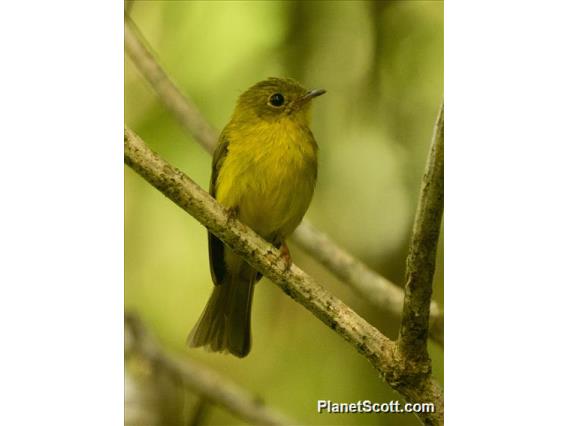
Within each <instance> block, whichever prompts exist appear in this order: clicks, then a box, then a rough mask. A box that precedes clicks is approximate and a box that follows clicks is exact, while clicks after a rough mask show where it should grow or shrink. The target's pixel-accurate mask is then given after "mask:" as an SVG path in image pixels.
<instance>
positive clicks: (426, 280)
mask: <svg viewBox="0 0 568 426" xmlns="http://www.w3.org/2000/svg"><path fill="white" fill-rule="evenodd" d="M443 211H444V105H443V104H442V106H441V107H440V111H439V113H438V119H437V120H436V125H435V127H434V136H433V139H432V146H431V148H430V154H429V156H428V161H427V163H426V171H425V173H424V177H423V179H422V188H421V191H420V199H419V201H418V208H417V211H416V217H415V219H414V227H413V230H412V237H411V241H410V250H409V253H408V258H407V260H406V285H405V289H404V307H403V311H402V322H401V327H400V331H399V336H398V342H397V349H398V351H399V353H400V355H401V356H402V357H403V359H404V360H406V361H407V365H408V366H409V367H411V366H414V367H418V368H419V369H420V370H422V371H421V372H422V373H427V372H429V370H430V359H429V357H428V351H427V348H426V343H427V339H428V320H429V316H430V299H431V298H432V281H433V279H434V271H435V268H436V247H437V245H438V238H439V235H440V225H441V222H442V214H443ZM423 367H425V368H423Z"/></svg>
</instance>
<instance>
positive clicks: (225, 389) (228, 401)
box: [124, 314, 296, 426]
mask: <svg viewBox="0 0 568 426" xmlns="http://www.w3.org/2000/svg"><path fill="white" fill-rule="evenodd" d="M124 327H125V333H124V334H125V346H126V349H125V351H126V353H127V354H128V353H130V352H133V353H136V354H137V355H139V356H141V357H142V358H144V359H146V360H148V361H150V362H151V363H152V364H154V365H156V366H157V367H159V368H160V369H162V370H163V371H164V372H166V373H168V374H169V375H171V376H172V377H175V378H176V379H179V380H180V381H181V383H183V385H184V386H186V387H187V388H189V389H191V390H192V391H193V392H195V393H196V394H198V395H200V396H202V397H204V398H205V399H207V400H208V401H210V402H212V403H215V404H218V405H220V406H222V407H224V408H226V409H227V410H228V411H230V412H231V413H233V414H234V415H236V416H238V417H240V418H242V419H244V420H245V421H247V422H249V423H251V424H262V425H282V426H284V425H291V424H296V423H295V422H292V421H291V420H289V419H287V418H286V417H284V416H283V415H282V414H280V413H278V412H276V411H273V410H272V409H270V408H268V407H266V406H264V405H262V404H260V403H259V402H258V399H257V398H255V397H254V396H252V395H247V393H246V391H244V390H243V389H241V388H239V387H238V386H236V385H234V384H233V383H231V382H229V381H227V379H225V378H223V377H221V376H219V375H218V374H217V373H215V372H213V371H209V370H207V369H205V368H204V367H202V366H199V365H197V364H195V363H194V362H192V361H190V360H188V359H183V360H181V359H178V358H177V357H175V356H173V355H170V354H168V353H167V352H164V351H163V350H162V348H160V346H159V345H158V343H157V342H156V341H155V340H154V338H153V337H152V336H150V335H149V333H148V331H147V330H146V329H145V327H144V325H143V324H142V322H141V321H140V319H138V318H137V317H136V316H134V315H131V314H127V315H125V318H124Z"/></svg>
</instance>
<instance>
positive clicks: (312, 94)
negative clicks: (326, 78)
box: [300, 89, 325, 103]
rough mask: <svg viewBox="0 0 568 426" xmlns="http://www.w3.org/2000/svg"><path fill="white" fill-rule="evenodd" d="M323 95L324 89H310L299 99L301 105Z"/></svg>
mask: <svg viewBox="0 0 568 426" xmlns="http://www.w3.org/2000/svg"><path fill="white" fill-rule="evenodd" d="M324 93H325V89H312V90H310V91H308V92H307V93H306V94H305V95H304V96H302V97H301V98H300V102H301V103H306V102H308V101H309V100H311V99H313V98H316V97H318V96H321V95H323V94H324Z"/></svg>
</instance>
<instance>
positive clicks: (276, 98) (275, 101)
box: [268, 93, 284, 107]
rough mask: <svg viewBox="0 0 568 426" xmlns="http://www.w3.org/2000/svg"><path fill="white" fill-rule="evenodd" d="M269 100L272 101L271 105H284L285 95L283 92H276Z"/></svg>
mask: <svg viewBox="0 0 568 426" xmlns="http://www.w3.org/2000/svg"><path fill="white" fill-rule="evenodd" d="M268 102H270V105H272V106H274V107H281V106H282V105H284V95H282V94H281V93H275V94H274V95H271V96H270V99H268Z"/></svg>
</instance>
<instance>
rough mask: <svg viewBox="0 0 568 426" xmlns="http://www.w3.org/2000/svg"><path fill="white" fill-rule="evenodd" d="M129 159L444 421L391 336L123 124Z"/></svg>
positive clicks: (433, 388) (430, 384) (428, 384)
mask: <svg viewBox="0 0 568 426" xmlns="http://www.w3.org/2000/svg"><path fill="white" fill-rule="evenodd" d="M124 154H125V163H126V164H127V165H129V166H130V167H131V168H132V169H133V170H135V171H136V172H137V173H138V174H140V175H141V176H142V177H143V178H144V179H146V180H147V181H148V182H149V183H150V184H151V185H152V186H154V187H155V188H157V189H158V190H159V191H161V192H162V193H163V194H164V195H165V196H166V197H168V198H169V199H171V200H172V201H173V202H175V203H176V204H177V205H178V206H180V207H181V208H182V209H184V210H185V211H186V212H188V213H189V214H191V215H192V216H193V217H195V218H196V219H197V220H198V221H199V222H201V223H202V224H203V225H204V226H205V227H206V228H207V229H209V231H211V232H212V233H213V234H215V235H216V236H217V237H218V238H219V239H221V240H222V241H223V242H224V243H225V244H227V245H228V246H229V247H231V249H232V250H233V251H235V253H236V254H237V255H239V256H241V257H242V258H243V259H245V260H246V261H247V262H248V263H249V264H250V265H251V266H253V267H254V268H255V269H257V270H258V271H259V272H261V273H262V274H263V275H264V276H265V277H267V278H268V279H270V280H271V281H272V282H274V283H275V284H276V285H278V286H279V287H280V288H281V289H282V290H283V291H284V292H285V293H286V294H287V295H289V296H290V297H292V298H293V299H294V300H296V301H297V302H298V303H300V304H301V305H303V306H304V307H305V308H306V309H308V310H309V311H310V312H312V313H313V314H314V315H315V316H316V317H317V318H319V319H320V320H321V321H322V322H324V323H325V324H326V325H327V326H329V327H330V328H331V329H332V330H334V331H335V332H336V333H337V334H339V335H340V336H341V337H343V338H344V339H345V340H346V341H347V342H349V343H350V344H351V345H352V346H354V347H355V348H356V349H357V351H359V353H361V354H362V355H363V356H365V358H367V360H368V361H369V362H370V363H371V365H372V366H373V367H375V368H376V369H377V371H378V372H379V374H380V376H381V377H383V378H384V380H385V381H386V382H387V383H388V384H389V385H390V386H391V387H393V388H394V389H396V390H397V391H399V392H400V393H401V394H402V395H403V396H404V397H405V398H406V399H407V400H408V401H410V402H433V403H434V404H435V406H436V410H437V411H436V412H435V413H420V414H419V417H421V418H422V420H423V421H424V422H425V423H426V424H435V425H437V424H442V423H443V396H442V391H441V389H440V387H439V385H438V384H437V383H435V382H434V381H433V380H432V378H431V377H430V376H428V377H418V378H417V377H415V376H414V375H409V374H407V371H406V369H405V368H404V364H403V363H402V362H401V359H400V357H399V356H398V353H397V351H396V344H395V342H393V341H391V340H390V339H388V338H387V337H386V336H384V335H383V334H382V333H381V332H379V331H378V330H377V329H376V328H374V327H373V326H372V325H370V324H369V323H368V322H367V321H365V320H364V319H363V318H361V317H360V316H359V315H357V314H356V313H355V312H354V311H353V310H352V309H351V308H349V307H348V306H347V305H345V304H344V303H343V302H342V301H341V300H339V299H338V298H336V297H334V296H333V295H331V294H330V293H329V292H327V291H326V290H325V289H324V288H323V287H322V286H321V285H320V284H319V283H317V282H316V281H315V280H314V279H313V278H312V277H310V276H309V275H307V274H306V273H305V272H304V271H302V270H301V269H299V268H298V267H297V266H296V265H292V266H291V267H290V268H288V267H287V265H286V261H285V260H284V259H282V258H281V256H280V252H279V250H278V249H276V248H275V247H273V246H272V245H271V244H269V243H267V242H266V241H265V240H264V239H262V238H261V237H260V236H258V235H257V234H256V233H255V232H254V231H252V230H251V229H250V228H248V227H246V226H245V225H243V224H242V223H240V222H239V221H238V220H236V219H234V218H231V217H230V216H229V215H228V214H227V211H226V210H225V209H224V208H223V207H222V206H221V205H220V204H218V203H217V202H216V201H215V200H214V199H213V198H212V197H211V196H210V195H209V194H208V193H207V192H206V191H204V190H203V189H201V188H200V187H199V186H198V185H197V184H196V183H195V182H193V181H192V180H191V179H190V178H189V177H188V176H186V175H185V174H183V173H182V172H181V171H179V170H177V169H176V168H174V167H173V166H171V165H170V164H168V163H167V162H166V161H164V160H163V159H161V158H160V157H159V156H158V155H157V154H155V153H154V152H152V151H151V150H150V149H149V148H148V147H147V146H146V144H145V143H144V142H143V141H142V140H141V139H140V138H139V137H138V136H137V135H136V134H134V132H132V131H131V130H130V129H128V128H125V133H124Z"/></svg>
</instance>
